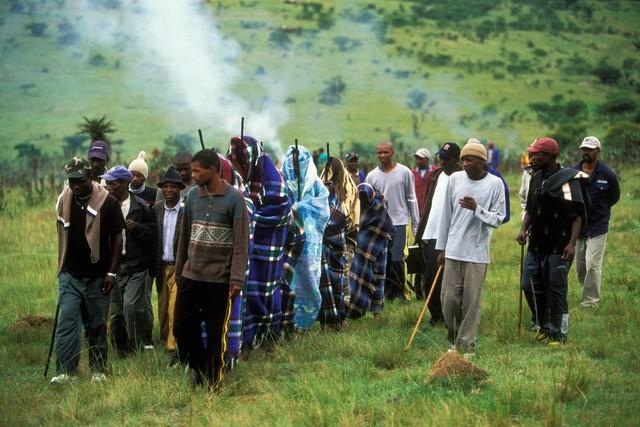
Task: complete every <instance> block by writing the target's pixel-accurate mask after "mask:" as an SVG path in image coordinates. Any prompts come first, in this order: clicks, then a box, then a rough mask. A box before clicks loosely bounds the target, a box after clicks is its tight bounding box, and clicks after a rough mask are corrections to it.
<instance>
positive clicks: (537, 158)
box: [529, 151, 553, 170]
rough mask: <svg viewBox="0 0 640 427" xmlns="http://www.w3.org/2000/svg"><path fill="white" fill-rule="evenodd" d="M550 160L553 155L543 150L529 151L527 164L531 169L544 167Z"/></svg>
mask: <svg viewBox="0 0 640 427" xmlns="http://www.w3.org/2000/svg"><path fill="white" fill-rule="evenodd" d="M551 161H553V157H552V156H551V155H550V154H548V153H545V152H543V151H538V152H537V153H529V164H530V165H531V169H533V170H539V169H545V168H546V167H547V166H548V165H549V163H550V162H551Z"/></svg>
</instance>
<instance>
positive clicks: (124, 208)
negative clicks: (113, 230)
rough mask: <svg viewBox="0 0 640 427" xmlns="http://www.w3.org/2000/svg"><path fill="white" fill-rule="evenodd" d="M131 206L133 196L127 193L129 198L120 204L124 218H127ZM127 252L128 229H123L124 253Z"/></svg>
mask: <svg viewBox="0 0 640 427" xmlns="http://www.w3.org/2000/svg"><path fill="white" fill-rule="evenodd" d="M130 208H131V196H130V195H129V193H127V200H125V201H124V202H122V203H121V204H120V209H121V210H122V217H123V218H124V220H125V221H126V220H127V215H129V209H130ZM126 253H127V229H126V228H123V229H122V255H124V254H126Z"/></svg>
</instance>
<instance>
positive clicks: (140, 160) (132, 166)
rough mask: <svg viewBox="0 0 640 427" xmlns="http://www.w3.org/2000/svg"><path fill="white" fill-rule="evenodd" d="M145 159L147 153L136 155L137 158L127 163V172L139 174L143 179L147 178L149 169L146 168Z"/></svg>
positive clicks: (142, 152)
mask: <svg viewBox="0 0 640 427" xmlns="http://www.w3.org/2000/svg"><path fill="white" fill-rule="evenodd" d="M146 158H147V153H145V152H144V151H141V152H140V153H139V154H138V157H137V158H135V159H134V160H133V161H132V162H131V163H129V172H139V173H141V174H142V175H143V176H144V177H145V179H146V178H149V167H148V166H147V162H145V159H146Z"/></svg>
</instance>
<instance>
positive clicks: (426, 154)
mask: <svg viewBox="0 0 640 427" xmlns="http://www.w3.org/2000/svg"><path fill="white" fill-rule="evenodd" d="M414 155H415V156H416V157H421V158H423V159H430V158H431V153H430V152H429V150H427V149H426V148H419V149H418V151H416V154H414Z"/></svg>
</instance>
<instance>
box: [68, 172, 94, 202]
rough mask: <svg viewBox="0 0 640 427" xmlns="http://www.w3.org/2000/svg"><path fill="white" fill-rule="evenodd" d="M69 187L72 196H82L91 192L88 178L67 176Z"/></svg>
mask: <svg viewBox="0 0 640 427" xmlns="http://www.w3.org/2000/svg"><path fill="white" fill-rule="evenodd" d="M69 188H70V189H71V192H72V193H73V195H74V196H77V197H84V196H88V195H89V194H91V180H90V179H89V178H86V177H85V178H69Z"/></svg>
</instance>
